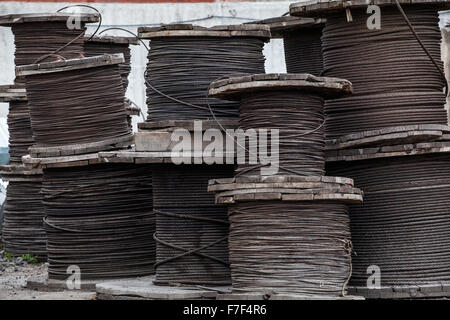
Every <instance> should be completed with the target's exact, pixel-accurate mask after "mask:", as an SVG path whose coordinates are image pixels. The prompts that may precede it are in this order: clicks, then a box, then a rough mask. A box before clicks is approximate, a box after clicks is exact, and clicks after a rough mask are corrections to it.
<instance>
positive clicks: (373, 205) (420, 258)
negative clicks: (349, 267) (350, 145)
mask: <svg viewBox="0 0 450 320" xmlns="http://www.w3.org/2000/svg"><path fill="white" fill-rule="evenodd" d="M327 172H328V173H329V174H330V175H344V176H347V177H351V178H354V179H355V184H356V186H357V187H359V188H361V189H362V190H363V191H364V204H362V205H350V225H351V233H352V241H353V247H354V251H355V255H354V257H353V275H352V278H351V280H350V284H352V285H356V286H366V284H367V279H368V277H369V275H370V274H368V271H367V270H368V267H369V266H372V265H375V266H378V267H379V268H380V271H381V285H382V286H395V285H414V284H436V285H439V283H438V282H439V281H449V280H450V240H449V237H448V235H449V234H450V215H449V212H450V200H449V197H448V195H449V192H450V161H448V155H439V154H431V155H423V156H407V157H396V158H385V159H375V160H364V161H355V162H352V163H351V166H350V165H348V163H345V164H344V163H342V162H337V163H330V164H327Z"/></svg>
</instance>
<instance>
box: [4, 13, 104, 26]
mask: <svg viewBox="0 0 450 320" xmlns="http://www.w3.org/2000/svg"><path fill="white" fill-rule="evenodd" d="M68 18H76V19H77V21H80V22H84V23H90V22H99V20H100V15H99V14H98V13H69V12H52V13H22V14H8V15H4V16H0V26H11V25H13V24H18V23H30V22H65V21H67V19H68Z"/></svg>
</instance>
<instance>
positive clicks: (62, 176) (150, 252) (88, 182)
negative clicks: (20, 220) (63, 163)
mask: <svg viewBox="0 0 450 320" xmlns="http://www.w3.org/2000/svg"><path fill="white" fill-rule="evenodd" d="M151 173H152V169H151V166H149V165H134V164H133V165H128V164H101V165H93V166H86V167H72V168H58V169H45V170H44V182H43V184H42V193H43V202H44V206H45V214H46V218H45V224H46V231H47V236H48V244H47V250H48V262H49V278H50V279H60V280H64V279H66V278H67V277H68V275H67V273H66V271H67V268H68V266H70V265H77V266H79V267H80V269H81V277H82V279H106V278H125V277H134V276H143V275H148V274H151V273H153V263H154V261H155V242H154V241H153V239H152V235H153V233H154V231H155V217H154V214H153V213H152V209H153V206H152V203H153V202H152V177H151Z"/></svg>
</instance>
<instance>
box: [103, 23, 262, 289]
mask: <svg viewBox="0 0 450 320" xmlns="http://www.w3.org/2000/svg"><path fill="white" fill-rule="evenodd" d="M139 37H140V38H141V39H149V40H150V48H151V49H150V51H149V55H148V58H149V61H148V65H147V74H146V84H147V98H148V105H149V108H148V117H147V122H145V123H140V124H138V128H139V132H138V133H137V134H136V135H135V145H136V149H135V152H126V151H123V152H102V153H101V157H104V158H105V159H107V160H108V161H120V159H123V160H125V159H126V158H128V159H132V160H133V161H134V162H135V163H149V162H151V163H160V165H158V166H157V168H156V167H155V170H154V173H153V184H154V197H153V199H154V203H155V214H156V233H155V236H154V238H155V240H156V242H157V254H156V256H157V261H156V264H155V272H156V280H155V282H154V283H155V284H157V285H167V284H168V285H185V286H190V285H213V286H223V285H228V284H230V282H231V280H230V271H229V264H228V249H227V238H228V220H227V215H226V208H225V207H216V206H215V205H214V197H213V196H212V195H211V194H209V193H208V192H207V185H208V180H210V179H212V178H214V177H216V176H217V177H223V178H228V177H231V176H232V174H233V169H234V155H233V156H232V157H231V161H230V164H228V165H227V164H226V163H228V162H227V161H222V160H225V159H224V158H222V156H224V157H225V156H226V155H225V154H223V153H221V154H220V157H221V160H219V163H217V162H214V160H213V162H211V163H210V162H209V161H208V160H207V159H206V158H205V157H204V151H205V146H206V143H205V141H203V134H205V132H206V131H207V130H208V129H214V130H216V131H218V132H219V133H220V134H222V135H223V136H225V133H224V132H223V130H224V129H233V128H235V127H236V126H237V121H236V120H237V114H238V112H237V108H238V105H237V104H236V103H233V102H231V103H230V102H224V101H220V100H218V99H214V98H208V96H207V94H208V87H209V85H210V83H211V82H212V81H213V80H216V79H218V78H221V77H224V76H229V75H233V74H239V75H241V74H247V73H255V72H264V56H263V53H262V50H263V46H264V43H265V42H267V41H269V39H270V31H269V28H268V27H266V26H261V25H239V26H217V27H212V28H204V27H199V26H193V25H185V24H183V25H164V26H161V27H156V28H149V27H143V28H140V29H139ZM216 118H217V119H218V120H219V122H220V123H217V120H216ZM177 129H180V130H183V132H184V133H186V135H187V137H185V138H187V139H191V140H190V142H189V143H187V144H186V145H185V147H186V148H185V149H183V150H184V151H183V150H181V151H182V152H180V153H176V152H175V151H176V148H175V147H176V146H175V145H176V143H175V142H176V141H175V140H172V139H171V137H172V135H173V134H174V133H175V134H177V133H176V131H177ZM178 133H179V132H178ZM197 135H200V140H198V141H196V142H194V140H195V138H196V136H197ZM185 142H187V141H185ZM222 146H223V145H221V147H222ZM219 149H220V148H219ZM218 151H219V152H220V151H222V150H218ZM174 155H175V156H174ZM212 157H213V158H215V155H213V156H212ZM178 162H179V163H181V165H179V166H176V165H174V163H178ZM209 164H211V165H209Z"/></svg>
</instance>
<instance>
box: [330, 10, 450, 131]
mask: <svg viewBox="0 0 450 320" xmlns="http://www.w3.org/2000/svg"><path fill="white" fill-rule="evenodd" d="M405 11H406V14H407V15H408V18H409V20H410V21H411V23H412V25H413V26H414V28H415V30H416V32H417V33H418V35H419V37H420V39H421V40H422V42H423V44H424V45H425V47H426V48H427V49H428V51H429V52H430V54H431V55H432V57H433V58H434V60H435V61H440V57H441V49H440V42H441V32H440V30H439V26H438V22H439V18H438V13H437V11H438V9H437V7H436V6H433V5H427V6H426V7H424V6H421V7H414V6H408V7H406V9H405ZM352 15H353V22H352V23H348V22H347V20H346V17H345V14H343V13H340V14H334V15H331V16H329V17H327V22H326V24H325V28H324V29H323V36H322V51H323V61H324V75H325V76H331V77H341V78H344V79H348V80H350V81H351V82H352V84H353V89H354V91H353V93H354V94H353V95H352V96H350V97H347V98H341V99H335V100H328V101H326V103H325V113H326V115H327V123H326V131H327V137H328V138H337V137H339V136H342V135H345V134H349V133H355V132H361V131H366V130H375V129H380V128H383V127H389V126H403V125H416V124H447V113H446V111H445V109H444V104H445V94H444V93H443V88H444V86H445V81H444V80H443V78H442V76H441V74H440V73H439V72H438V70H437V69H436V67H435V65H434V64H433V62H432V60H431V59H430V58H429V57H428V56H427V55H426V53H425V52H424V50H423V49H422V48H421V46H420V45H419V44H418V43H417V39H416V38H415V37H414V35H413V33H412V32H411V30H410V29H409V27H408V25H407V24H406V23H405V22H404V21H403V17H402V15H401V13H400V12H399V10H398V9H397V8H394V7H383V8H382V12H381V16H382V19H381V29H380V30H369V29H368V28H367V25H366V22H367V14H366V12H365V10H352ZM440 66H441V67H442V63H440Z"/></svg>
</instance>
